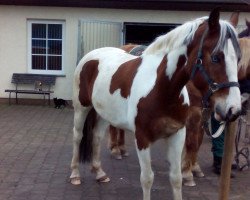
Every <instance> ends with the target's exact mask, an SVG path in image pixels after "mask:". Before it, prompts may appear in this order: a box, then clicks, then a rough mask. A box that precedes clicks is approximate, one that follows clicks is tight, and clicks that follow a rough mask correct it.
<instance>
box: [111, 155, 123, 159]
mask: <svg viewBox="0 0 250 200" xmlns="http://www.w3.org/2000/svg"><path fill="white" fill-rule="evenodd" d="M111 157H112V158H114V159H116V160H122V156H121V155H119V154H111Z"/></svg>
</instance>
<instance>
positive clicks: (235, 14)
mask: <svg viewBox="0 0 250 200" xmlns="http://www.w3.org/2000/svg"><path fill="white" fill-rule="evenodd" d="M239 15H240V13H239V12H233V13H232V15H231V18H230V23H231V24H232V25H233V26H234V28H236V27H237V25H238V21H239Z"/></svg>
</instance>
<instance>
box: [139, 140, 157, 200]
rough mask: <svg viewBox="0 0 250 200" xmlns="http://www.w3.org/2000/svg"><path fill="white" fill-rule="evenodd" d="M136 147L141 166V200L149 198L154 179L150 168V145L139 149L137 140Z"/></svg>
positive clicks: (148, 199)
mask: <svg viewBox="0 0 250 200" xmlns="http://www.w3.org/2000/svg"><path fill="white" fill-rule="evenodd" d="M136 147H137V148H136V150H137V155H138V158H139V163H140V167H141V175H140V181H141V186H142V190H143V200H150V193H151V187H152V184H153V181H154V173H153V171H152V168H151V156H150V147H148V148H146V149H142V150H139V149H138V145H137V142H136Z"/></svg>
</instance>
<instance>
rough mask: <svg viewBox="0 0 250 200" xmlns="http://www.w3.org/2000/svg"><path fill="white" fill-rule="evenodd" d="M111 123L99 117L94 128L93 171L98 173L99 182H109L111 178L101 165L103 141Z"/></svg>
mask: <svg viewBox="0 0 250 200" xmlns="http://www.w3.org/2000/svg"><path fill="white" fill-rule="evenodd" d="M108 126H109V123H108V122H106V121H105V120H103V119H101V118H100V117H98V120H97V123H96V125H95V128H94V129H93V134H94V135H93V156H92V172H94V173H96V180H97V181H98V182H109V181H110V179H109V177H108V176H107V175H106V173H105V172H104V171H103V169H102V167H101V159H100V151H101V141H102V139H103V137H104V135H105V132H106V129H107V128H108Z"/></svg>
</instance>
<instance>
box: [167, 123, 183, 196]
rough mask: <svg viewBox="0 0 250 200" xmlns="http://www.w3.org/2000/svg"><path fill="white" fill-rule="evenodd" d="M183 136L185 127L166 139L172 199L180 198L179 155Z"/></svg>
mask: <svg viewBox="0 0 250 200" xmlns="http://www.w3.org/2000/svg"><path fill="white" fill-rule="evenodd" d="M185 137H186V127H184V128H182V129H180V130H179V131H178V132H177V133H175V134H173V135H172V136H170V137H169V138H168V139H166V147H167V160H168V161H169V163H170V171H169V179H170V184H171V186H172V189H173V199H174V200H182V191H181V190H182V175H181V155H182V150H183V146H184V143H185Z"/></svg>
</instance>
